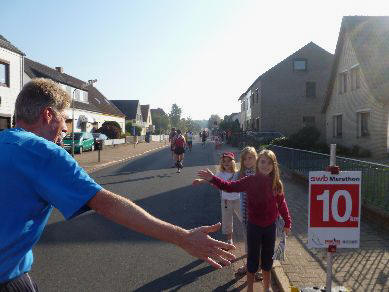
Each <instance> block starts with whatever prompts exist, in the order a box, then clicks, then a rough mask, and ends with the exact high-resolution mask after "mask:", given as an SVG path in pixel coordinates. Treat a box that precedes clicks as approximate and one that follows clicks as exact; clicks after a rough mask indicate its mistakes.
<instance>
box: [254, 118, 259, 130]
mask: <svg viewBox="0 0 389 292" xmlns="http://www.w3.org/2000/svg"><path fill="white" fill-rule="evenodd" d="M255 123H256V125H255V129H257V130H259V118H256V119H255Z"/></svg>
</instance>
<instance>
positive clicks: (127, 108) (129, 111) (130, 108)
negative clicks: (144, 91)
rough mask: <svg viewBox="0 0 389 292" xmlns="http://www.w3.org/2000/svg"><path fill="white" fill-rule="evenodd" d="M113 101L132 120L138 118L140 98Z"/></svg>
mask: <svg viewBox="0 0 389 292" xmlns="http://www.w3.org/2000/svg"><path fill="white" fill-rule="evenodd" d="M111 102H112V103H113V104H114V105H115V106H116V107H117V108H118V109H119V110H120V111H121V112H123V113H124V114H125V115H126V117H127V118H128V119H130V120H135V119H136V114H137V112H138V106H139V100H111Z"/></svg>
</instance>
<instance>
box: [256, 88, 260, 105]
mask: <svg viewBox="0 0 389 292" xmlns="http://www.w3.org/2000/svg"><path fill="white" fill-rule="evenodd" d="M255 96H256V97H257V103H259V89H258V88H257V89H255Z"/></svg>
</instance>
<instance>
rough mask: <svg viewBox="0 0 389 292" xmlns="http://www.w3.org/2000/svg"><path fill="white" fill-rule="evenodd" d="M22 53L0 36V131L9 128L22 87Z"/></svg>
mask: <svg viewBox="0 0 389 292" xmlns="http://www.w3.org/2000/svg"><path fill="white" fill-rule="evenodd" d="M23 63H24V53H23V52H21V51H20V50H19V49H18V48H16V47H15V46H14V45H12V44H11V43H10V42H9V41H8V40H6V39H5V38H4V37H3V36H2V35H0V131H1V130H3V129H7V128H11V126H12V120H13V116H14V112H15V102H16V98H17V96H18V94H19V92H20V91H21V90H22V87H23V66H24V65H23Z"/></svg>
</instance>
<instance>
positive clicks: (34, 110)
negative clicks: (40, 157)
mask: <svg viewBox="0 0 389 292" xmlns="http://www.w3.org/2000/svg"><path fill="white" fill-rule="evenodd" d="M70 101H71V98H70V96H69V94H68V93H67V92H66V91H64V90H62V89H61V88H60V87H59V86H58V85H57V84H56V83H55V82H53V81H51V80H49V79H44V78H37V79H33V80H31V81H30V82H28V83H27V84H26V85H24V87H23V89H22V91H20V93H19V95H18V97H17V99H16V104H15V116H16V126H17V127H22V128H24V129H25V130H27V131H31V132H33V133H35V134H37V135H38V136H41V137H43V138H45V139H47V140H49V141H53V142H57V140H58V139H60V137H61V135H62V132H67V127H66V123H65V120H66V118H65V109H67V108H68V107H69V105H70Z"/></svg>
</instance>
